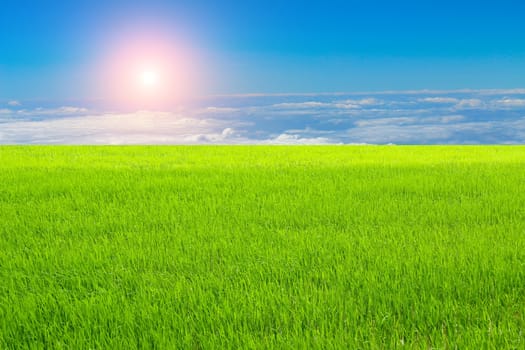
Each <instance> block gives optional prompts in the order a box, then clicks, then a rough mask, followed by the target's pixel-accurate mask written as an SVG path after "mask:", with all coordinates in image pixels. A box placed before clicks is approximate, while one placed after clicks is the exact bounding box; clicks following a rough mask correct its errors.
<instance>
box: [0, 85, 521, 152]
mask: <svg viewBox="0 0 525 350" xmlns="http://www.w3.org/2000/svg"><path fill="white" fill-rule="evenodd" d="M0 143H1V144H110V145H117V144H390V143H394V144H523V143H525V90H524V89H517V90H479V91H476V90H461V91H404V92H392V91H387V92H382V93H380V92H376V93H368V94H367V93H354V94H342V93H338V94H274V95H272V94H268V95H266V94H251V95H235V96H215V97H209V98H206V99H201V100H199V101H196V102H194V103H192V104H191V105H188V106H185V107H179V108H177V110H176V111H133V112H118V111H117V112H115V111H112V112H109V111H105V110H104V109H103V108H100V107H97V106H91V107H89V108H85V107H82V106H68V105H57V106H48V107H41V106H30V105H29V104H27V103H26V102H25V101H24V103H23V104H22V103H20V102H18V101H9V102H7V103H5V104H4V106H2V105H0Z"/></svg>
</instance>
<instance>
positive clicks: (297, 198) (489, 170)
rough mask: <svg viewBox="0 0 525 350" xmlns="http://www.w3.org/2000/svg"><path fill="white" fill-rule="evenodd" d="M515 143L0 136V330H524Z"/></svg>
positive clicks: (250, 333) (335, 336) (235, 344)
mask: <svg viewBox="0 0 525 350" xmlns="http://www.w3.org/2000/svg"><path fill="white" fill-rule="evenodd" d="M524 328H525V147H520V146H518V147H505V146H501V147H493V146H489V147H481V146H480V147H477V146H476V147H415V146H414V147H399V146H385V147H375V146H370V147H366V146H363V147H361V146H350V147H347V146H326V147H324V146H318V147H278V146H277V147H266V146H251V147H233V146H231V147H229V146H224V147H222V146H221V147H205V146H202V147H201V146H197V147H184V146H180V147H142V146H140V147H91V146H90V147H40V146H38V147H32V146H31V147H29V146H21V147H18V146H5V147H0V348H1V349H18V348H35V349H38V348H46V349H51V348H52V349H60V348H64V349H89V348H92V349H134V348H142V349H145V348H158V349H176V348H184V349H215V348H216V349H229V348H232V349H251V348H253V349H261V348H279V349H301V348H304V349H331V348H341V349H343V348H344V349H347V348H348V349H369V348H372V349H374V348H388V349H394V348H417V349H419V348H421V349H428V348H450V349H452V348H459V349H492V348H497V349H516V348H525V335H524V333H523V332H524Z"/></svg>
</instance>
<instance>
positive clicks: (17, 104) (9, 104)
mask: <svg viewBox="0 0 525 350" xmlns="http://www.w3.org/2000/svg"><path fill="white" fill-rule="evenodd" d="M7 105H8V106H11V107H18V106H21V105H22V104H21V103H20V102H18V101H15V100H12V101H9V102H7Z"/></svg>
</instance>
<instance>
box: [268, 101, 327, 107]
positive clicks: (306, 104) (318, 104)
mask: <svg viewBox="0 0 525 350" xmlns="http://www.w3.org/2000/svg"><path fill="white" fill-rule="evenodd" d="M331 106H332V104H331V103H323V102H316V101H307V102H300V103H278V104H274V105H273V107H275V108H322V107H331Z"/></svg>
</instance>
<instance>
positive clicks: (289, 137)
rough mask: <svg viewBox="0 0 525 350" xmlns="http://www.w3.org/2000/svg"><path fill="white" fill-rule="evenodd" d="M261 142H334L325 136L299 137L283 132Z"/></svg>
mask: <svg viewBox="0 0 525 350" xmlns="http://www.w3.org/2000/svg"><path fill="white" fill-rule="evenodd" d="M261 143H265V144H272V145H327V144H334V143H336V142H334V140H331V139H329V138H326V137H301V136H300V135H296V134H288V133H283V134H280V135H279V136H277V137H275V138H272V139H268V140H265V141H262V142H261Z"/></svg>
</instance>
